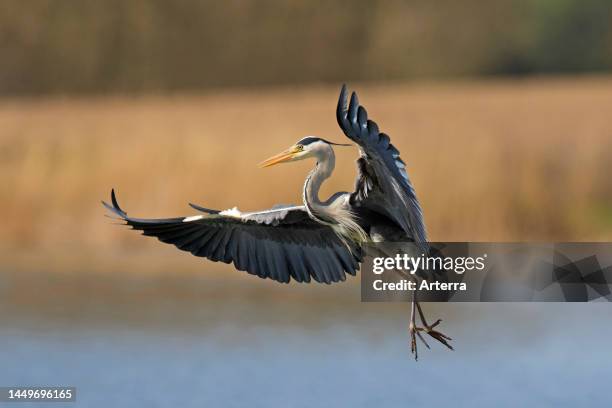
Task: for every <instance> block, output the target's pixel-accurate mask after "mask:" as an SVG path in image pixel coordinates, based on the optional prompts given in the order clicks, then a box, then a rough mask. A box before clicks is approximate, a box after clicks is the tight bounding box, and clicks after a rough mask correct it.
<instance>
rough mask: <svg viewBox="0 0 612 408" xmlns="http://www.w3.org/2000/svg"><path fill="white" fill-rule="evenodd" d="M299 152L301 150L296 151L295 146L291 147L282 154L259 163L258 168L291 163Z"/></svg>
mask: <svg viewBox="0 0 612 408" xmlns="http://www.w3.org/2000/svg"><path fill="white" fill-rule="evenodd" d="M300 152H301V150H298V148H297V147H296V146H293V147H291V148H290V149H288V150H285V151H284V152H282V153H279V154H277V155H275V156H272V157H270V158H269V159H267V160H264V161H262V162H261V163H259V166H260V167H270V166H274V165H275V164H279V163H284V162H288V161H291V160H292V159H293V158H294V157H295V156H296V155H297V154H298V153H300Z"/></svg>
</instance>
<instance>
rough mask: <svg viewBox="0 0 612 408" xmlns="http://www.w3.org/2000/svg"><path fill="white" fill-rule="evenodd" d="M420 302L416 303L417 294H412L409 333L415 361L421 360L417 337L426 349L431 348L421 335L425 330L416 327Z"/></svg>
mask: <svg viewBox="0 0 612 408" xmlns="http://www.w3.org/2000/svg"><path fill="white" fill-rule="evenodd" d="M418 304H419V303H418V302H417V301H416V292H413V293H412V302H411V305H412V307H411V310H410V326H409V331H410V348H411V350H412V354H414V359H415V360H418V359H419V354H418V351H417V341H416V336H419V339H420V340H421V341H422V342H423V344H424V345H425V347H427V348H430V347H429V344H427V342H426V341H425V339H424V338H423V335H421V331H423V330H425V329H423V328H422V327H417V325H416V309H417V307H418Z"/></svg>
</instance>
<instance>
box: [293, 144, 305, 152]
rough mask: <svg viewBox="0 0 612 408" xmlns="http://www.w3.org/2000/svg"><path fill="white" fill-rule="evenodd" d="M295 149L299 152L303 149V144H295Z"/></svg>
mask: <svg viewBox="0 0 612 408" xmlns="http://www.w3.org/2000/svg"><path fill="white" fill-rule="evenodd" d="M295 149H296V150H297V151H298V152H301V151H302V150H304V146H303V145H297V146H295Z"/></svg>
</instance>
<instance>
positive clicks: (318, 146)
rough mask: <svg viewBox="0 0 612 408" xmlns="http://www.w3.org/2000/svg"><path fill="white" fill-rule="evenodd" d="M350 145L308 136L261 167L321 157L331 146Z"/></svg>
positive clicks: (264, 162)
mask: <svg viewBox="0 0 612 408" xmlns="http://www.w3.org/2000/svg"><path fill="white" fill-rule="evenodd" d="M332 145H333V146H350V144H341V143H333V142H330V141H327V140H325V139H321V138H319V137H314V136H307V137H305V138H303V139H300V140H299V141H298V142H297V143H296V144H294V145H293V146H291V147H290V148H289V149H287V150H285V151H284V152H281V153H279V154H277V155H275V156H272V157H270V158H269V159H267V160H264V161H263V162H261V163H260V166H261V167H270V166H274V165H275V164H279V163H287V162H292V161H298V160H304V159H307V158H309V157H319V156H320V155H322V154H326V153H329V152H331V151H332V148H331V146H332Z"/></svg>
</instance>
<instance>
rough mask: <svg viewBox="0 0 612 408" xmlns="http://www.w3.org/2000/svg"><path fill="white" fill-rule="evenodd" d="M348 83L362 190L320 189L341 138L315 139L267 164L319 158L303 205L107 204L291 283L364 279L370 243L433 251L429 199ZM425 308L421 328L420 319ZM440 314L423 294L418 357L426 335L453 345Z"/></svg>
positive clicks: (183, 242)
mask: <svg viewBox="0 0 612 408" xmlns="http://www.w3.org/2000/svg"><path fill="white" fill-rule="evenodd" d="M347 96H348V95H347V90H346V86H343V87H342V89H341V91H340V97H339V100H338V105H337V110H336V118H337V121H338V124H339V125H340V128H341V129H342V131H343V132H344V134H345V135H346V136H347V137H348V138H349V139H350V140H351V141H352V142H354V143H356V144H357V146H358V147H359V151H360V157H359V158H358V160H357V169H358V176H357V179H356V182H355V189H354V191H352V192H338V193H335V194H333V195H332V196H331V197H329V198H327V199H323V198H321V197H320V196H319V189H320V188H321V185H322V184H323V182H324V181H325V180H327V179H328V178H329V177H330V176H331V174H332V172H333V170H334V167H335V155H334V148H333V147H334V146H351V144H339V143H332V142H329V141H327V140H325V139H322V138H319V137H314V136H308V137H305V138H303V139H301V140H299V141H298V142H297V143H296V144H294V145H293V146H291V147H290V148H289V149H287V150H285V151H284V152H282V153H280V154H278V155H276V156H273V157H271V158H269V159H267V160H265V161H264V162H262V163H261V166H263V167H268V166H273V165H276V164H280V163H286V162H293V161H297V160H305V159H314V162H315V165H314V168H313V170H312V171H311V172H310V173H309V174H308V176H307V177H306V181H305V183H304V188H303V197H302V199H303V205H294V206H285V205H280V206H275V207H273V208H271V209H268V210H264V211H256V212H241V211H239V210H238V209H237V208H236V207H234V208H233V209H231V210H224V211H219V210H211V209H208V208H204V207H201V206H199V205H195V204H190V206H191V207H192V208H194V209H195V210H198V211H199V212H200V213H199V214H198V215H193V216H187V217H175V218H165V219H141V218H133V217H130V216H128V215H127V213H126V212H125V211H123V210H122V209H121V207H120V206H119V204H118V202H117V198H116V196H115V192H114V190H112V192H111V204H108V203H106V202H103V204H104V206H106V208H107V209H109V210H110V211H111V212H112V213H114V214H115V215H116V216H118V217H120V218H121V219H122V220H123V221H125V223H126V224H127V225H129V226H131V227H132V228H133V229H135V230H139V231H142V234H143V235H147V236H153V237H157V238H158V239H159V240H160V241H162V242H164V243H168V244H172V245H175V246H176V247H177V248H178V249H181V250H183V251H187V252H190V253H191V254H193V255H195V256H199V257H205V258H208V259H210V260H212V261H215V262H218V261H221V262H225V263H233V264H234V266H235V267H236V269H238V270H241V271H246V272H248V273H250V274H253V275H257V276H259V277H260V278H270V279H273V280H276V281H278V282H283V283H287V282H289V281H290V280H291V279H293V280H295V281H297V282H310V281H311V279H313V280H315V281H316V282H324V283H327V284H329V283H333V282H339V281H344V280H345V278H346V274H347V273H348V274H350V275H355V274H356V273H357V271H358V270H359V267H360V263H361V262H362V260H363V247H364V245H366V244H367V243H369V242H381V241H393V242H399V241H410V242H413V243H415V244H416V245H417V246H418V248H420V249H421V250H422V251H424V252H426V251H427V250H428V244H427V235H426V232H425V225H424V221H423V214H422V211H421V207H420V205H419V201H418V200H417V197H416V194H415V191H414V188H413V186H412V183H411V182H410V179H409V178H408V174H407V172H406V168H405V164H404V162H403V161H402V159H401V158H400V153H399V151H398V150H397V148H396V147H395V146H393V144H391V141H390V139H389V136H387V135H386V134H385V133H382V132H380V131H379V129H378V125H377V124H376V123H375V122H374V121H372V120H369V119H368V115H367V112H366V109H365V108H364V107H363V106H361V105H360V104H359V100H358V98H357V94H356V93H355V92H353V93H352V95H351V98H350V102H349V103H348V106H347ZM417 312H418V315H419V318H420V320H421V324H422V325H421V326H418V325H417V323H416V313H417ZM439 323H440V320H438V321H436V322H435V323H433V324H431V325H429V324H427V321H426V320H425V316H424V314H423V311H422V309H421V305H420V304H419V303H418V302H417V300H416V298H415V296H413V300H412V311H411V317H410V326H409V330H410V337H411V350H412V352H413V353H414V356H415V358H418V354H417V344H416V337H417V336H418V337H419V338H420V340H421V341H422V342H423V343H424V344H425V346H427V347H428V348H429V345H428V344H427V342H426V341H425V339H424V338H423V336H422V335H421V332H424V333H427V334H428V335H430V336H431V337H432V338H434V339H436V340H437V341H439V342H441V343H442V344H444V345H445V346H446V347H448V348H450V349H452V347H451V345H450V344H449V343H448V341H449V340H451V339H450V337H448V336H446V335H444V334H442V333H441V332H439V331H437V330H435V327H436V326H437V325H438V324H439Z"/></svg>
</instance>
